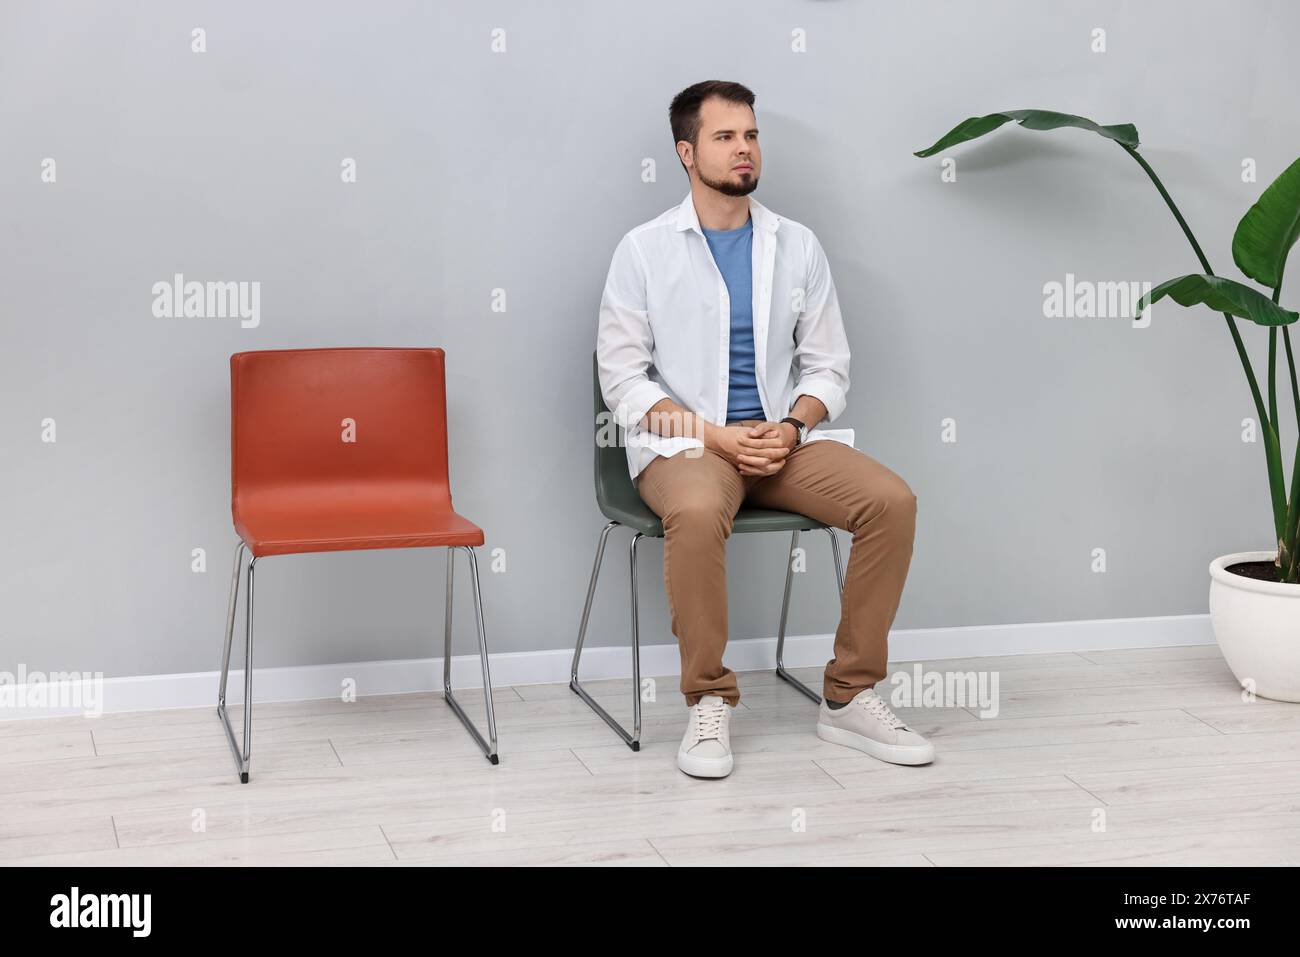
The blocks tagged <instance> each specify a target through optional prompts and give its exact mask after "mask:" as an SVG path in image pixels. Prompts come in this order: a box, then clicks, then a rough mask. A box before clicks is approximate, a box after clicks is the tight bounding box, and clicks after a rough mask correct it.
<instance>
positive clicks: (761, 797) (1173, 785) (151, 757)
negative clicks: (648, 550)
mask: <svg viewBox="0 0 1300 957" xmlns="http://www.w3.org/2000/svg"><path fill="white" fill-rule="evenodd" d="M894 667H895V668H906V669H907V670H909V671H910V664H909V663H904V662H899V663H896V664H895V665H894ZM927 667H929V668H933V669H935V670H940V671H944V670H966V669H997V670H998V672H999V673H1000V683H1001V689H1000V690H1001V713H1000V714H999V715H998V716H997V717H996V718H992V719H980V718H978V717H976V715H975V713H974V712H973V711H972V710H964V709H913V710H902V711H900V712H899V713H900V715H901V716H902V717H903V718H904V720H906V721H908V722H909V724H911V725H912V726H913V727H915V728H916V729H917V730H919V731H921V732H922V733H924V734H926V735H927V736H928V737H930V738H931V740H933V741H934V743H935V747H936V749H937V751H938V757H937V759H936V760H935V762H934V763H933V764H932V765H929V766H926V767H921V768H906V767H897V766H893V765H888V764H884V763H881V762H879V761H876V760H874V759H872V758H870V757H867V756H866V755H863V754H859V753H857V752H855V751H850V750H847V749H845V748H841V747H838V746H835V745H831V744H827V743H825V742H822V741H820V740H819V739H818V738H817V737H816V736H815V735H814V733H813V726H814V723H815V717H816V708H815V706H814V705H813V704H812V703H811V702H809V701H807V700H806V699H804V698H802V697H801V696H799V695H798V694H797V693H796V692H795V691H794V689H792V688H790V687H789V686H787V685H785V684H782V683H779V682H778V681H777V680H776V678H775V676H774V675H773V674H771V673H770V672H769V673H755V674H745V675H742V676H741V687H742V694H743V696H744V697H743V699H742V703H741V707H740V708H739V709H738V710H737V711H736V712H735V713H734V714H733V718H732V732H731V733H732V744H733V747H734V750H735V754H736V769H735V771H734V772H733V773H732V775H731V777H730V778H728V779H726V780H722V781H699V780H695V779H692V778H688V777H686V776H685V775H683V774H682V773H681V772H679V771H678V770H677V768H676V766H675V764H674V756H675V753H676V748H677V744H678V742H679V740H680V738H681V734H682V731H683V729H684V727H685V714H686V712H685V708H684V705H683V703H682V699H681V696H680V695H679V694H678V692H677V682H676V679H675V678H664V679H660V680H659V682H658V700H657V702H655V703H648V704H647V705H646V712H645V715H646V717H645V729H644V733H643V742H644V743H643V750H642V751H641V753H639V754H633V753H632V752H631V751H629V750H628V749H627V748H626V747H625V746H624V745H623V744H622V743H621V742H619V741H618V740H617V739H616V738H615V737H614V736H613V734H612V733H611V732H610V731H609V730H608V729H607V728H606V727H605V725H604V724H603V723H602V722H601V721H600V720H599V719H598V718H597V717H596V716H595V715H594V714H592V713H591V712H590V711H589V710H588V709H587V708H586V707H585V706H584V705H583V704H582V703H581V702H580V701H578V700H577V698H576V697H575V696H574V695H573V694H572V693H571V692H570V691H569V690H568V689H567V687H566V686H564V685H529V686H521V687H517V688H500V689H497V692H496V694H495V695H494V701H495V703H496V709H497V721H498V726H499V730H500V735H501V753H502V761H501V764H500V765H499V766H497V767H492V766H490V765H489V764H488V763H487V762H486V761H485V760H484V759H483V758H482V757H481V756H479V754H478V753H477V751H476V750H475V749H474V746H473V744H472V743H471V741H470V739H469V738H468V736H467V735H466V734H465V732H464V730H463V729H462V728H461V727H460V725H459V724H458V723H457V722H456V720H455V718H454V716H453V715H452V714H451V712H450V710H449V709H448V708H447V707H446V705H445V704H444V703H443V702H442V701H441V699H440V696H438V695H433V694H421V695H400V696H391V697H372V698H362V699H360V700H359V701H357V702H355V703H352V704H344V703H342V702H339V701H329V700H325V701H305V702H293V703H281V704H266V705H259V706H258V708H257V712H256V715H255V718H254V731H255V737H254V742H253V748H254V754H253V781H252V783H251V784H247V785H241V784H239V783H238V781H237V779H236V777H235V775H234V770H233V763H232V760H231V756H230V753H229V749H228V746H227V744H226V741H225V737H224V735H223V732H222V730H221V726H220V723H219V722H218V720H217V717H216V715H215V711H214V709H212V708H203V709H195V710H185V711H167V712H147V713H135V714H113V715H105V716H103V717H101V718H98V719H92V720H87V719H82V718H51V719H44V720H36V721H9V722H3V723H0V862H3V863H5V864H65V863H66V864H93V865H135V864H162V865H180V864H366V865H372V864H374V865H406V864H552V863H559V864H648V865H652V866H665V865H680V864H714V863H726V864H822V863H835V864H875V865H916V866H922V867H932V866H949V865H1003V864H1034V865H1048V864H1078V865H1112V866H1113V865H1127V864H1198V865H1201V864H1204V865H1208V864H1230V865H1231V864H1238V865H1252V864H1262V865H1283V864H1298V863H1300V705H1293V704H1284V703H1279V702H1272V701H1267V700H1264V699H1258V700H1256V701H1254V702H1252V703H1245V702H1243V701H1242V700H1241V692H1240V689H1239V688H1238V687H1237V685H1236V683H1235V681H1234V680H1233V678H1232V676H1231V674H1230V673H1229V672H1228V670H1227V667H1226V666H1225V665H1224V663H1223V660H1222V658H1221V657H1220V655H1219V652H1218V650H1217V648H1215V647H1214V646H1195V647H1185V648H1162V649H1150V650H1130V651H1106V652H1089V653H1087V654H1053V655H1027V656H1017V657H1004V658H979V659H968V660H964V661H952V660H948V661H938V662H933V663H930V664H929V665H927ZM800 675H801V677H803V678H804V679H805V680H808V681H810V682H816V681H817V679H818V675H819V671H818V670H817V669H810V670H805V671H801V672H800ZM886 687H887V686H884V685H882V686H881V691H882V693H885V690H886ZM628 689H629V683H628V682H620V681H609V682H597V683H593V685H592V690H593V693H594V694H596V695H597V697H598V699H599V700H601V701H602V703H604V704H605V705H606V707H608V708H611V709H616V710H614V713H615V714H620V715H625V714H628V713H629V712H630V706H629V702H628V700H627V694H628ZM461 700H462V703H463V704H464V705H465V707H466V709H467V710H468V711H470V713H471V714H473V715H475V716H476V717H481V715H480V706H481V704H482V696H481V694H478V693H474V692H465V693H463V695H462V696H461ZM232 710H233V709H232ZM801 821H802V822H803V827H799V826H798V824H799V822H801ZM1103 825H1104V826H1103Z"/></svg>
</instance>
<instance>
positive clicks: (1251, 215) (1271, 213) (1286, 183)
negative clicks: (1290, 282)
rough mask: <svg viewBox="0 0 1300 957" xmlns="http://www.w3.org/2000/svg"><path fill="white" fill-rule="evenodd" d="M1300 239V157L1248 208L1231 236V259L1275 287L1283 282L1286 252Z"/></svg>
mask: <svg viewBox="0 0 1300 957" xmlns="http://www.w3.org/2000/svg"><path fill="white" fill-rule="evenodd" d="M1297 238H1300V159H1298V160H1296V161H1295V162H1294V163H1292V164H1291V165H1290V166H1288V167H1287V168H1286V169H1285V170H1284V171H1283V172H1282V175H1281V176H1279V177H1278V178H1277V179H1275V180H1273V182H1272V183H1271V184H1270V185H1269V187H1268V189H1266V190H1264V194H1263V195H1262V196H1260V197H1259V201H1258V202H1256V203H1255V205H1254V206H1252V207H1250V209H1248V210H1246V215H1245V216H1243V217H1241V222H1239V223H1238V224H1237V231H1236V233H1234V234H1233V236H1232V258H1233V260H1235V261H1236V263H1237V268H1238V269H1240V270H1241V271H1242V272H1244V273H1245V274H1246V275H1247V276H1249V277H1250V278H1251V279H1253V280H1255V281H1256V282H1258V283H1263V284H1264V285H1265V286H1268V288H1270V289H1272V288H1273V287H1275V286H1276V285H1278V283H1280V282H1281V281H1282V269H1283V267H1284V266H1285V265H1286V255H1287V253H1289V252H1290V251H1291V247H1292V246H1294V245H1295V241H1296V239H1297Z"/></svg>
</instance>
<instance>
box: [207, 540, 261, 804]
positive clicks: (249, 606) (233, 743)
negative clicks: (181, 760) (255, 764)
mask: <svg viewBox="0 0 1300 957" xmlns="http://www.w3.org/2000/svg"><path fill="white" fill-rule="evenodd" d="M244 551H245V545H244V543H243V542H242V541H241V542H240V543H239V545H238V547H237V548H236V549H235V573H234V581H232V582H231V585H230V609H229V612H228V614H227V616H226V646H225V652H224V654H223V655H222V661H221V687H220V689H219V690H218V692H217V717H219V718H220V719H221V723H222V724H223V725H224V726H225V729H226V739H227V740H228V741H229V742H230V751H231V754H232V755H234V758H235V770H236V772H237V773H238V774H239V781H240V783H241V784H247V783H248V770H249V764H250V761H251V758H252V749H253V570H254V566H256V564H257V558H256V556H253V557H250V558H249V560H248V598H247V600H246V601H245V603H244V605H245V607H244V614H245V618H244V747H243V750H242V752H241V751H240V748H239V742H238V741H237V740H236V739H235V731H234V729H233V728H232V727H231V726H230V713H229V711H228V710H227V708H226V682H227V679H228V678H229V675H230V646H231V644H232V643H233V641H234V634H235V603H236V601H237V599H238V597H239V572H240V565H241V562H240V559H241V558H242V557H243V554H244Z"/></svg>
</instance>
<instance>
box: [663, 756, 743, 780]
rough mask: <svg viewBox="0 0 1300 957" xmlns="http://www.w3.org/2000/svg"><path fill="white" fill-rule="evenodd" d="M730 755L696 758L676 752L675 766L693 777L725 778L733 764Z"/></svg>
mask: <svg viewBox="0 0 1300 957" xmlns="http://www.w3.org/2000/svg"><path fill="white" fill-rule="evenodd" d="M734 764H735V762H734V761H733V759H732V757H731V755H727V756H726V757H725V758H697V757H694V756H692V755H689V754H682V753H681V752H680V751H678V752H677V767H678V769H679V770H681V771H682V773H684V774H689V775H690V776H691V777H693V778H725V777H726V776H727V775H728V774H730V773H731V769H732V767H733V766H734Z"/></svg>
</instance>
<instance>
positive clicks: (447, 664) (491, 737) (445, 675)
mask: <svg viewBox="0 0 1300 957" xmlns="http://www.w3.org/2000/svg"><path fill="white" fill-rule="evenodd" d="M462 549H463V550H464V551H465V554H466V555H468V556H469V570H470V582H471V583H472V584H473V586H474V624H475V626H476V628H477V631H478V653H479V661H480V664H481V666H482V669H483V698H484V701H485V703H486V708H487V726H488V740H487V741H484V740H483V735H481V734H479V730H478V728H476V727H474V722H472V721H470V719H469V715H467V714H465V712H464V710H463V709H462V708H461V706H460V702H458V701H457V700H456V698H455V696H454V695H452V693H451V602H452V579H453V574H452V572H453V569H454V568H455V555H454V553H455V552H457V551H460V550H462ZM446 615H447V617H446V623H445V638H444V648H443V655H442V691H443V697H445V698H446V700H447V704H448V705H449V706H450V707H451V710H452V711H454V712H455V713H456V717H458V718H460V722H461V724H463V725H464V726H465V729H466V730H467V731H468V732H469V733H470V734H471V735H472V736H473V737H474V740H475V741H477V742H478V746H479V748H481V749H482V751H483V754H484V755H485V756H486V757H487V759H488V760H489V761H491V762H492V763H493V764H499V763H500V761H501V758H500V757H499V756H498V754H497V721H496V714H495V712H494V711H493V709H492V676H491V674H490V672H489V669H488V653H487V635H486V633H485V629H484V625H483V597H482V595H481V594H480V592H479V581H478V558H477V556H476V555H475V554H474V549H473V548H472V547H471V546H469V545H453V546H451V547H449V548H448V549H447V610H446Z"/></svg>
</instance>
